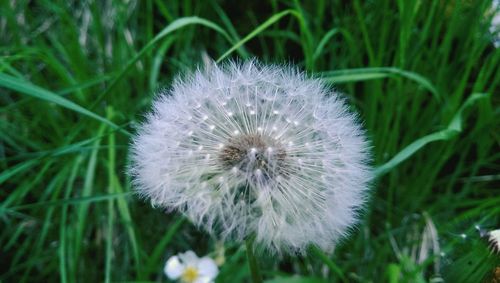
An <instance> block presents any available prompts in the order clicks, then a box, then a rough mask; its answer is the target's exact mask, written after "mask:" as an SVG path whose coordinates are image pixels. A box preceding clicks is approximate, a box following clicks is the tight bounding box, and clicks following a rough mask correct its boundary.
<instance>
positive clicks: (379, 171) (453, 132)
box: [375, 93, 488, 177]
mask: <svg viewBox="0 0 500 283" xmlns="http://www.w3.org/2000/svg"><path fill="white" fill-rule="evenodd" d="M486 97H488V95H487V94H484V93H474V94H472V95H471V96H470V97H469V98H468V99H467V100H466V101H465V102H464V104H463V105H462V106H461V107H460V109H459V110H458V112H457V113H456V114H455V116H454V117H453V119H452V120H451V122H450V124H449V125H448V127H447V128H446V129H444V130H441V131H438V132H435V133H432V134H429V135H427V136H424V137H422V138H420V139H418V140H416V141H414V142H412V143H411V144H410V145H408V146H407V147H405V148H404V149H403V150H401V151H400V152H399V153H398V154H396V155H395V156H394V157H393V158H392V159H391V160H389V161H388V162H386V163H385V164H383V165H381V166H379V167H377V168H376V169H375V175H376V176H377V177H381V176H383V175H385V174H386V173H388V172H389V171H391V170H392V169H394V168H395V167H396V166H398V165H399V164H400V163H401V162H403V161H405V160H406V159H408V158H409V157H411V156H412V155H413V154H415V152H417V151H419V150H420V149H421V148H422V147H424V146H425V145H427V144H428V143H430V142H435V141H442V140H450V139H452V138H454V137H456V136H457V135H458V134H459V133H460V132H462V115H463V111H464V110H465V109H466V108H467V107H469V106H471V105H472V104H474V103H475V102H476V101H477V100H479V99H482V98H486Z"/></svg>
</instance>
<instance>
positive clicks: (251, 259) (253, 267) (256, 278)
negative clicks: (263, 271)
mask: <svg viewBox="0 0 500 283" xmlns="http://www.w3.org/2000/svg"><path fill="white" fill-rule="evenodd" d="M253 242H254V238H253V237H249V238H247V239H246V240H245V246H246V250H247V258H248V265H249V266H250V273H251V274H252V282H253V283H262V276H261V275H260V270H259V266H258V265H257V260H256V259H255V255H254V253H253Z"/></svg>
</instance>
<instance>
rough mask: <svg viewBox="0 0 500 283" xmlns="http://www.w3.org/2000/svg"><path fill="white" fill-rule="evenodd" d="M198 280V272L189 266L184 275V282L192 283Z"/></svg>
mask: <svg viewBox="0 0 500 283" xmlns="http://www.w3.org/2000/svg"><path fill="white" fill-rule="evenodd" d="M197 278H198V270H197V269H196V268H194V267H191V266H188V267H186V269H184V272H183V273H182V277H181V279H182V282H184V283H192V282H194V281H195V280H196V279H197Z"/></svg>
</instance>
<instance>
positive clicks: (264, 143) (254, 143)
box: [219, 134, 287, 180]
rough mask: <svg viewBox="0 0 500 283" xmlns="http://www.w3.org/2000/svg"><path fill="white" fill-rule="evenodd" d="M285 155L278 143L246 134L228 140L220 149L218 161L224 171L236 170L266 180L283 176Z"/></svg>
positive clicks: (256, 135)
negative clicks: (279, 175)
mask: <svg viewBox="0 0 500 283" xmlns="http://www.w3.org/2000/svg"><path fill="white" fill-rule="evenodd" d="M286 155H287V154H286V151H285V149H284V148H283V146H282V145H281V144H280V143H278V142H276V141H274V140H271V139H270V138H267V137H265V136H262V135H260V134H248V135H240V136H237V137H233V138H231V139H229V140H228V142H227V144H226V145H225V146H224V147H223V148H222V149H221V152H220V155H219V160H220V162H221V164H222V165H223V167H224V168H225V169H234V168H236V169H237V170H239V171H243V172H245V173H247V174H250V175H254V176H255V177H259V179H263V180H268V179H270V178H273V177H274V176H276V175H278V174H283V170H284V167H283V166H284V163H285V159H286ZM257 175H259V176H257Z"/></svg>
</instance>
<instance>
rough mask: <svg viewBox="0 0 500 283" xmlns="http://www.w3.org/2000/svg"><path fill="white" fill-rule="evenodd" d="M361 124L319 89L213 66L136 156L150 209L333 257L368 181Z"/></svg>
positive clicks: (233, 236)
mask: <svg viewBox="0 0 500 283" xmlns="http://www.w3.org/2000/svg"><path fill="white" fill-rule="evenodd" d="M368 163H369V153H368V143H367V141H366V138H365V134H364V131H363V130H362V128H361V126H360V124H359V123H358V121H357V118H356V115H355V114H352V113H350V112H349V111H348V108H347V106H346V105H345V103H344V101H343V100H342V99H341V98H340V97H339V95H338V94H337V93H335V92H333V91H331V90H330V89H329V88H328V87H327V86H325V85H324V84H323V83H322V82H321V81H320V80H319V79H311V78H307V77H306V76H305V75H304V74H302V73H300V72H299V71H297V70H296V69H295V68H292V67H289V66H277V65H272V66H263V65H261V64H259V63H257V62H255V61H249V62H246V63H241V64H239V63H228V64H226V65H222V66H217V65H215V64H212V65H210V66H208V67H207V68H206V69H205V70H198V71H196V72H194V73H193V74H190V75H187V76H186V77H184V78H183V79H177V80H176V81H175V82H174V84H173V86H172V88H171V89H170V90H169V91H165V92H164V93H161V94H160V95H159V96H158V97H157V98H156V100H155V101H154V104H153V112H152V113H151V114H149V116H148V118H147V120H146V122H145V123H144V124H142V125H141V127H140V128H139V132H138V134H137V136H136V138H135V140H134V142H133V145H132V166H131V174H132V175H133V177H134V181H135V185H136V187H137V191H138V192H139V194H140V195H142V196H143V197H146V198H149V199H150V200H151V202H152V203H153V205H155V206H160V207H164V208H167V209H169V210H178V211H180V212H182V213H183V214H185V215H186V216H187V217H188V218H189V219H190V220H191V221H193V222H194V223H195V224H197V225H198V226H200V227H203V228H205V229H206V230H207V231H208V232H210V233H212V234H215V235H217V236H219V237H220V238H221V239H230V240H237V241H238V240H243V239H245V238H247V237H255V240H256V242H257V243H259V244H260V245H261V246H262V247H264V248H267V249H268V250H269V251H276V252H280V251H286V252H303V251H305V248H306V247H307V246H308V245H309V244H315V245H317V246H318V247H320V248H324V249H331V248H333V246H334V244H335V243H336V242H337V241H338V240H339V239H341V238H342V237H343V236H345V235H347V234H348V232H349V230H350V228H351V227H352V226H353V224H355V222H356V219H357V215H358V213H359V212H360V210H361V208H362V205H363V203H364V201H365V199H366V195H367V191H368V187H369V182H370V180H371V179H372V170H371V168H370V167H369V165H368Z"/></svg>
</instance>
